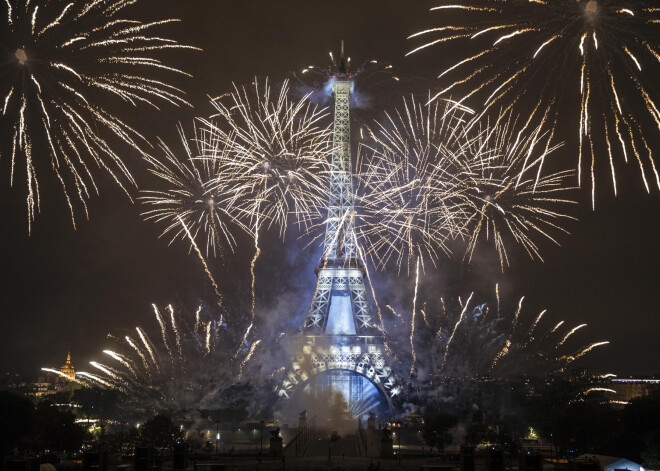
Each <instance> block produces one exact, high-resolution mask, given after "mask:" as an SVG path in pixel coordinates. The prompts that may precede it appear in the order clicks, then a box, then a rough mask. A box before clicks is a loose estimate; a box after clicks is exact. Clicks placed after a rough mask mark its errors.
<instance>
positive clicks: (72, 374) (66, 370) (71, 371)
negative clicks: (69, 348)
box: [60, 352, 76, 381]
mask: <svg viewBox="0 0 660 471" xmlns="http://www.w3.org/2000/svg"><path fill="white" fill-rule="evenodd" d="M60 373H62V375H63V376H65V377H66V379H67V381H74V380H75V379H76V369H75V368H74V367H73V364H72V363H71V352H67V354H66V362H65V363H64V364H63V365H62V367H61V368H60Z"/></svg>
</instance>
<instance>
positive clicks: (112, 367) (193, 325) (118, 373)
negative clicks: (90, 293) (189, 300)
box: [44, 306, 259, 410]
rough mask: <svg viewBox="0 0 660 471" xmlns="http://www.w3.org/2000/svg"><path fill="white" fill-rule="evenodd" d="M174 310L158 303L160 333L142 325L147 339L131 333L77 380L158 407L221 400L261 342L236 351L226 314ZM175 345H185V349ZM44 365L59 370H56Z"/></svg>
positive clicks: (205, 404)
mask: <svg viewBox="0 0 660 471" xmlns="http://www.w3.org/2000/svg"><path fill="white" fill-rule="evenodd" d="M168 310H170V311H171V317H172V318H171V319H169V320H168V319H166V318H165V317H164V316H162V315H160V314H159V311H158V309H157V308H156V307H155V306H154V313H155V317H156V321H157V325H158V326H157V327H156V329H155V332H156V335H154V336H151V335H150V334H149V333H148V329H143V328H141V327H136V330H137V332H138V335H139V336H140V339H141V341H140V342H141V343H137V342H134V341H132V340H131V339H130V337H126V338H125V340H124V341H122V340H119V339H116V341H117V346H116V347H115V348H113V349H112V350H110V349H105V350H103V353H104V355H106V356H107V357H106V358H109V359H110V361H111V362H112V363H110V362H108V364H104V363H101V362H97V361H93V362H90V364H91V366H92V367H93V368H94V370H95V371H94V373H89V372H84V371H83V372H76V381H77V382H78V383H79V384H81V385H83V386H102V387H104V388H111V389H117V390H119V391H122V392H125V393H127V394H128V395H129V400H131V401H135V402H137V403H138V404H140V405H141V406H143V407H147V408H149V409H153V410H162V409H170V410H174V409H176V410H185V409H190V408H197V409H198V408H199V407H211V406H212V405H213V404H216V405H217V403H218V401H219V400H220V399H219V396H220V395H221V394H222V391H223V390H224V389H226V388H228V387H230V386H231V384H233V383H235V381H236V377H237V375H238V374H239V373H241V372H243V371H244V369H245V368H246V366H247V365H249V364H250V360H251V359H252V358H253V357H254V354H255V350H256V348H257V346H258V345H259V342H258V341H257V342H252V343H251V344H250V345H249V347H248V348H244V349H241V350H240V351H239V354H238V355H236V356H234V355H233V352H234V349H235V346H236V344H235V340H234V339H235V334H234V333H232V332H230V331H229V330H228V328H227V326H226V325H224V324H223V323H222V317H220V320H219V319H218V318H214V317H213V316H209V315H204V313H203V312H202V313H201V314H200V316H199V317H193V316H190V318H188V317H186V316H175V314H174V310H173V309H172V308H171V306H168ZM198 312H199V310H198ZM177 323H178V324H179V326H178V327H177ZM181 327H182V328H181ZM180 328H181V331H180ZM174 345H179V349H180V352H177V351H176V350H175V348H173V347H172V346H174ZM44 370H45V371H49V372H53V373H56V372H57V373H56V374H59V372H58V370H56V369H44Z"/></svg>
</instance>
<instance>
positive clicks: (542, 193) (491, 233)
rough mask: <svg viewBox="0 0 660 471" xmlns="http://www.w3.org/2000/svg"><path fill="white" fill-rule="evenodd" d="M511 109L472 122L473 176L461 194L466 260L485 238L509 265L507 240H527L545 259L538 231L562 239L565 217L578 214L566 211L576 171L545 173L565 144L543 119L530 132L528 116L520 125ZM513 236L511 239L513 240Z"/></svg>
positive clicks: (521, 242)
mask: <svg viewBox="0 0 660 471" xmlns="http://www.w3.org/2000/svg"><path fill="white" fill-rule="evenodd" d="M516 121H517V120H516V119H515V118H514V116H513V114H512V113H510V112H504V113H501V114H499V115H498V117H497V119H496V120H495V122H494V123H491V122H490V119H485V120H479V122H478V123H476V122H475V123H471V124H470V125H469V126H468V127H469V128H470V129H469V131H467V132H468V133H473V134H475V137H473V138H470V139H468V150H467V153H468V154H469V155H471V156H472V158H471V160H470V163H469V168H470V172H465V173H464V174H463V175H465V177H466V178H467V180H468V181H466V182H465V187H466V188H467V190H466V191H464V192H463V193H462V194H461V196H462V198H463V199H464V202H465V205H466V206H465V208H464V214H468V215H469V216H468V220H467V222H466V224H465V230H466V232H467V234H468V245H467V249H466V252H465V257H464V260H466V261H467V262H468V263H469V262H470V261H471V260H472V257H473V255H474V251H475V248H476V246H477V245H478V244H479V241H480V240H481V239H485V240H491V239H492V243H493V245H494V247H495V249H496V251H497V254H498V256H499V260H500V266H501V269H502V271H504V268H505V266H506V267H508V266H509V264H510V261H509V255H508V252H507V246H508V244H509V243H510V242H514V243H515V244H517V245H520V246H522V247H523V248H524V249H525V251H526V252H527V254H528V255H529V256H530V258H532V259H535V258H538V259H540V260H543V258H542V256H541V253H540V248H539V245H538V243H537V242H536V241H535V237H540V238H542V239H546V240H549V241H551V242H553V243H555V244H557V245H559V241H558V240H557V239H556V238H555V237H556V236H554V235H553V232H558V233H562V232H563V233H568V231H567V230H566V229H564V227H563V223H564V222H565V221H568V220H575V218H574V217H573V216H570V215H569V214H567V210H568V208H569V207H570V206H572V205H575V204H576V202H575V201H573V200H571V199H569V198H568V197H567V194H568V193H569V192H570V191H571V190H573V189H574V188H572V187H570V186H569V185H567V180H568V178H569V177H570V176H571V174H572V172H571V171H559V172H555V173H549V174H544V173H543V164H544V162H545V160H546V159H548V158H549V156H550V155H551V154H552V152H554V151H555V150H556V149H557V148H559V147H560V145H553V143H552V136H553V133H552V132H550V133H547V132H544V131H543V128H542V125H539V126H537V127H535V128H534V129H533V130H531V131H530V132H529V133H528V134H525V131H526V130H527V127H528V124H529V121H528V122H527V123H525V125H524V126H522V128H518V126H517V124H516ZM508 239H510V241H509V240H508Z"/></svg>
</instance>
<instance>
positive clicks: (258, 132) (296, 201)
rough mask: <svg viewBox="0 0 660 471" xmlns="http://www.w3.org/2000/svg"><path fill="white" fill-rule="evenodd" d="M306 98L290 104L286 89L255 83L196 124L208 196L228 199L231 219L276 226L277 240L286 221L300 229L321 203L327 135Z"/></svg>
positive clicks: (216, 102)
mask: <svg viewBox="0 0 660 471" xmlns="http://www.w3.org/2000/svg"><path fill="white" fill-rule="evenodd" d="M308 98H309V96H304V97H303V98H302V99H299V100H297V99H293V98H292V97H291V92H290V90H289V83H288V81H285V82H284V83H283V84H282V85H281V86H280V87H272V86H271V84H270V82H269V81H268V79H266V80H265V82H264V83H263V84H260V83H259V81H258V80H257V79H256V78H255V80H254V82H253V84H252V85H251V86H249V87H246V86H236V85H235V86H234V90H233V92H231V93H229V94H226V95H223V96H220V97H218V98H214V99H212V100H211V105H212V106H213V107H214V108H215V110H216V114H214V115H213V116H212V117H211V118H210V119H202V120H200V122H201V123H202V125H203V127H204V132H203V140H204V154H203V156H202V158H203V159H205V160H212V161H214V165H216V166H217V167H216V168H217V174H216V177H215V179H213V180H212V181H211V182H210V184H209V188H211V189H214V190H215V189H217V190H218V191H223V192H229V193H230V194H232V195H233V196H232V198H233V201H234V205H233V210H232V211H233V212H232V214H233V215H234V216H235V218H237V219H238V218H241V219H242V220H245V224H246V225H247V226H249V227H252V226H254V225H255V221H257V220H258V221H259V224H262V225H264V226H265V227H266V228H271V227H272V226H273V225H275V226H276V227H278V228H279V234H280V237H282V238H284V234H285V231H286V228H287V225H288V221H289V217H290V216H291V215H293V217H294V218H295V222H296V223H302V222H303V221H305V220H307V219H309V218H310V217H311V216H310V215H314V214H318V211H319V208H321V207H324V203H325V195H326V190H327V180H328V178H327V177H328V171H329V168H328V166H329V161H328V156H329V155H330V152H331V145H330V143H331V140H330V136H331V129H330V123H325V121H326V120H325V118H326V117H327V116H328V114H327V112H326V110H325V109H318V108H317V107H316V106H314V105H312V104H311V103H310V101H309V99H308ZM218 148H220V149H221V150H218Z"/></svg>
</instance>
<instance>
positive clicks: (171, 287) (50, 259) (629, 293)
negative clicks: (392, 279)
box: [0, 0, 660, 375]
mask: <svg viewBox="0 0 660 471" xmlns="http://www.w3.org/2000/svg"><path fill="white" fill-rule="evenodd" d="M430 6H432V2H427V1H423V0H418V1H403V0H398V1H393V0H387V1H383V0H340V1H335V2H310V1H309V0H287V1H280V2H274V1H272V0H258V1H257V0H190V1H183V0H144V1H143V2H142V4H141V5H140V6H138V7H137V8H136V9H135V10H134V11H138V15H139V16H140V17H142V18H145V19H152V18H153V19H157V18H165V17H170V16H174V17H179V18H181V19H182V20H183V21H182V23H180V24H178V25H175V26H172V27H171V28H170V29H168V35H169V36H170V37H176V38H179V39H181V40H182V41H185V42H187V43H189V44H193V45H196V46H199V47H201V48H203V49H204V52H201V53H185V54H181V55H179V56H177V59H176V61H177V62H176V63H177V65H180V66H181V68H183V69H184V70H187V71H190V72H191V73H193V75H194V78H193V79H190V80H184V81H182V82H181V83H180V84H181V85H182V86H184V87H186V89H187V90H188V91H189V96H190V100H191V102H192V103H193V104H195V107H196V109H195V110H179V109H174V108H167V107H164V108H163V111H162V112H161V113H160V114H158V115H155V114H154V113H152V112H149V111H146V110H145V111H142V110H138V112H137V114H136V113H135V112H130V113H132V114H133V116H132V117H133V119H134V120H137V124H136V125H137V126H139V127H140V129H141V130H143V131H144V133H145V134H146V135H147V136H149V137H151V138H154V137H155V136H161V137H163V138H164V139H165V140H169V142H175V139H176V135H175V125H176V123H177V122H178V121H181V122H182V123H184V124H185V125H186V126H188V125H189V123H190V122H191V118H192V117H193V116H194V115H195V114H199V115H205V114H208V112H209V106H208V105H207V103H206V95H207V94H209V95H217V94H220V93H223V92H225V91H227V90H229V88H230V87H231V83H232V81H233V82H236V83H244V82H249V81H250V79H251V78H252V77H253V76H255V75H257V76H266V75H268V76H271V77H272V78H273V79H274V80H282V79H284V78H286V77H287V76H289V75H290V73H291V72H292V71H299V70H300V69H302V68H303V67H305V66H307V65H309V64H325V63H326V61H327V53H328V51H329V50H331V49H332V50H337V49H338V43H339V40H340V39H342V38H343V39H345V40H346V44H347V48H348V51H349V54H350V55H351V56H352V58H353V61H354V63H359V62H361V61H364V60H367V59H369V58H372V57H373V58H377V59H379V60H383V61H389V62H391V63H393V64H394V66H395V72H396V73H397V74H398V75H400V76H402V77H409V78H420V79H432V78H433V76H434V75H436V74H437V72H438V71H439V70H440V69H441V67H440V65H439V64H436V62H434V61H436V60H438V57H439V55H438V54H437V53H430V54H417V55H414V56H412V57H409V58H405V57H404V54H405V52H407V51H408V50H409V49H410V48H411V43H410V42H409V41H407V40H406V37H407V36H408V35H409V34H411V33H413V32H416V31H418V30H419V29H421V28H425V27H428V26H429V25H432V21H431V18H430V16H429V13H428V8H429V7H430ZM133 122H134V123H135V122H136V121H133ZM562 138H563V139H566V140H567V141H569V143H570V142H571V140H572V139H573V138H572V137H571V136H562ZM573 150H574V149H573V147H570V146H569V147H567V148H565V149H564V150H563V151H562V152H566V153H568V154H571V155H568V161H570V162H574V161H575V159H574V157H573V156H572V153H573ZM2 157H3V159H2V160H1V161H0V170H1V171H2V173H0V175H1V176H0V181H3V182H5V184H3V185H1V186H0V211H1V214H2V219H1V222H0V237H1V240H2V244H0V266H1V267H2V268H1V270H2V271H1V278H0V319H1V320H2V322H1V324H0V371H3V372H5V371H12V372H19V373H22V374H26V375H36V374H38V371H39V368H40V367H42V366H59V365H60V363H62V361H63V360H64V357H65V355H66V351H67V350H69V349H70V350H71V352H72V355H73V358H74V363H75V364H76V366H79V367H84V364H86V362H87V361H89V360H91V359H94V358H97V357H98V354H99V353H100V351H101V350H102V347H103V346H104V342H105V336H106V334H107V333H108V332H109V331H117V330H121V329H132V328H134V326H135V325H138V324H141V325H147V326H150V327H153V325H152V323H153V316H152V314H151V311H150V309H151V308H150V305H151V303H152V302H156V303H158V304H159V305H163V306H164V305H166V304H168V303H172V304H174V305H175V306H177V307H178V306H189V307H190V306H194V305H195V304H196V303H197V302H198V300H199V299H205V300H208V299H210V288H209V286H208V283H207V281H206V279H205V277H204V276H203V273H202V272H201V270H200V267H199V262H198V260H197V259H196V258H194V257H191V256H188V255H187V247H186V246H185V245H184V244H181V243H178V244H174V245H173V246H171V247H168V245H167V240H164V239H158V238H157V236H158V234H159V230H158V228H157V227H155V226H153V225H152V224H151V223H145V222H142V221H141V220H140V217H139V206H138V205H137V204H131V202H130V201H129V200H128V199H127V198H126V197H125V196H124V195H123V194H122V193H121V192H120V191H118V190H117V189H116V188H115V187H114V186H113V184H111V183H110V182H109V181H108V180H107V179H105V178H101V179H100V180H99V181H100V182H101V185H100V186H101V195H100V197H98V198H93V199H92V200H91V201H90V204H89V208H90V209H89V211H90V220H89V221H88V222H87V221H80V222H79V223H78V229H77V230H76V231H74V230H73V228H72V226H71V223H70V219H69V216H68V209H67V208H66V205H65V202H64V200H63V197H62V195H61V193H60V192H59V189H58V188H57V187H56V186H55V184H54V182H53V181H52V180H53V178H54V177H53V175H52V174H50V175H46V174H44V175H43V176H42V180H41V181H40V184H41V185H42V197H43V201H42V207H41V209H42V214H41V215H39V216H38V217H37V220H36V223H35V224H34V227H33V233H32V235H31V236H28V233H27V223H26V215H25V201H24V195H23V193H22V190H21V187H20V185H19V186H18V188H15V189H13V190H11V189H10V188H9V186H8V185H7V184H6V182H8V181H9V176H8V175H9V174H8V166H7V160H8V159H7V158H6V157H5V156H2ZM44 157H45V156H44ZM125 160H126V161H127V162H128V165H129V167H130V168H131V169H132V170H133V172H134V174H135V175H136V178H137V179H138V182H139V183H141V184H142V183H144V186H145V187H148V186H149V179H148V177H147V174H146V173H145V172H144V168H143V165H142V163H141V162H140V159H139V156H138V155H136V154H132V153H130V152H128V153H126V159H125ZM636 172H637V170H636V168H635V167H633V166H632V165H628V166H627V167H622V168H621V170H620V172H619V178H620V190H621V193H622V196H619V197H618V198H614V197H612V196H611V195H610V194H609V193H608V191H607V190H606V189H605V188H604V189H603V191H601V192H600V193H599V196H598V200H597V210H596V211H595V212H592V211H591V209H590V208H589V195H587V194H586V192H585V194H578V195H577V197H578V198H579V199H580V200H581V201H583V203H584V204H583V205H582V206H581V207H580V209H579V210H578V213H577V216H578V217H579V219H580V220H579V222H575V223H572V224H570V225H569V229H570V231H571V232H572V235H570V236H566V237H563V238H562V239H561V242H562V246H561V247H555V246H544V256H545V263H539V262H531V261H529V260H528V259H527V258H525V256H524V255H523V254H520V253H518V254H517V255H516V256H515V257H514V261H513V268H512V269H511V270H508V271H507V272H506V274H505V275H504V276H502V275H501V273H500V272H499V266H498V265H497V261H496V260H495V259H494V258H489V257H484V258H482V259H480V260H479V261H478V262H477V263H476V264H475V265H474V266H472V267H469V268H464V269H460V270H459V269H457V268H456V265H457V264H456V263H454V262H452V263H447V265H446V266H443V267H441V268H440V272H441V276H437V277H436V276H434V277H433V278H432V280H433V281H429V282H427V283H425V290H426V293H425V296H427V297H434V296H435V297H437V296H440V295H443V296H447V291H448V290H449V289H450V288H451V289H453V290H455V292H456V293H457V294H463V295H466V294H469V292H470V291H472V290H473V289H483V290H485V289H487V288H488V287H492V286H494V284H495V283H496V282H499V283H500V284H501V286H502V290H503V293H504V294H505V295H506V296H507V297H508V298H509V301H510V302H516V300H517V299H518V297H520V296H522V295H525V296H526V300H527V302H528V303H529V304H528V306H529V309H530V310H531V311H534V312H538V311H539V310H541V309H543V308H547V309H548V310H549V313H550V314H551V315H552V318H553V319H566V320H568V321H570V322H571V323H572V324H575V325H577V324H580V323H583V322H586V323H588V324H589V327H588V330H586V329H585V333H584V334H583V335H584V337H583V338H584V339H585V343H586V342H588V341H590V340H593V341H596V340H610V341H611V345H609V346H607V347H605V348H603V349H601V350H598V351H597V352H595V353H593V354H592V355H590V356H589V357H588V359H587V361H585V364H586V365H588V366H589V367H590V368H591V369H593V370H596V371H602V372H614V373H618V374H653V373H660V366H659V365H658V358H660V342H658V341H657V337H658V331H659V328H660V319H659V318H658V308H657V301H656V294H657V292H658V281H659V278H660V277H659V275H658V268H657V266H658V264H657V261H658V260H659V259H660V257H659V256H660V248H659V245H658V241H659V240H660V224H658V211H659V210H660V197H659V196H658V194H657V192H656V193H654V194H651V195H647V194H646V193H645V191H644V190H643V187H642V185H641V183H640V182H639V178H638V176H637V173H636ZM603 181H605V180H603ZM19 183H22V182H21V181H20V180H19ZM603 186H604V187H605V185H603ZM246 245H248V246H249V243H248V244H246ZM264 250H265V251H269V252H270V254H269V255H268V256H264V257H263V259H262V263H263V264H264V265H270V264H280V263H281V264H284V266H283V267H282V273H284V272H287V273H289V274H291V273H292V272H293V271H294V270H295V269H296V267H298V266H299V267H300V277H295V276H294V277H291V279H292V280H294V281H290V280H289V282H288V285H287V286H284V283H283V282H282V281H281V279H280V278H278V277H273V278H271V276H270V275H271V274H272V273H277V271H276V270H274V269H273V268H272V267H271V266H268V267H266V266H262V267H261V268H260V269H259V270H260V271H258V275H259V274H261V275H263V276H262V280H261V281H260V282H259V281H258V283H267V281H266V280H271V281H268V283H269V285H268V289H264V290H263V292H264V293H266V294H267V293H277V292H278V291H281V290H285V289H287V290H291V289H292V286H291V285H295V286H293V291H294V292H296V293H299V294H302V295H301V297H300V299H299V300H293V301H292V305H294V306H295V305H298V306H302V309H304V308H305V307H306V306H307V305H308V303H309V300H310V297H311V295H312V292H311V291H310V292H305V291H306V290H308V289H310V287H311V289H312V290H313V284H314V275H313V272H312V271H311V267H313V259H312V258H311V257H312V256H313V255H312V254H311V253H304V254H302V255H301V256H295V254H294V255H291V253H290V251H289V252H288V253H285V251H284V249H283V247H282V245H281V244H280V243H277V242H275V241H272V240H270V241H269V240H266V241H264ZM289 250H290V249H289ZM249 254H250V252H249V250H246V252H245V253H244V254H239V255H246V256H247V257H249ZM310 260H311V262H310ZM212 263H213V264H212V267H213V270H214V273H215V274H216V277H217V278H218V281H219V284H220V285H221V286H223V288H224V289H226V290H227V291H230V293H229V296H230V297H232V296H234V297H240V296H243V297H246V296H247V294H246V287H247V284H246V283H247V281H245V280H247V278H246V277H245V276H243V275H247V271H246V270H247V268H232V267H237V266H238V267H245V266H246V263H247V262H246V257H242V258H241V257H240V256H237V257H235V258H234V259H233V263H234V264H235V265H232V261H229V262H227V263H226V264H225V265H224V266H221V264H220V263H218V262H212ZM237 272H239V274H240V276H237V275H236V273H237ZM300 280H302V281H300ZM436 280H442V282H440V281H436ZM402 283H405V282H404V281H402ZM280 284H282V286H280ZM264 288H265V287H264ZM266 294H262V297H263V298H264V299H265V296H266ZM292 316H293V313H292ZM581 335H582V334H581Z"/></svg>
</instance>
